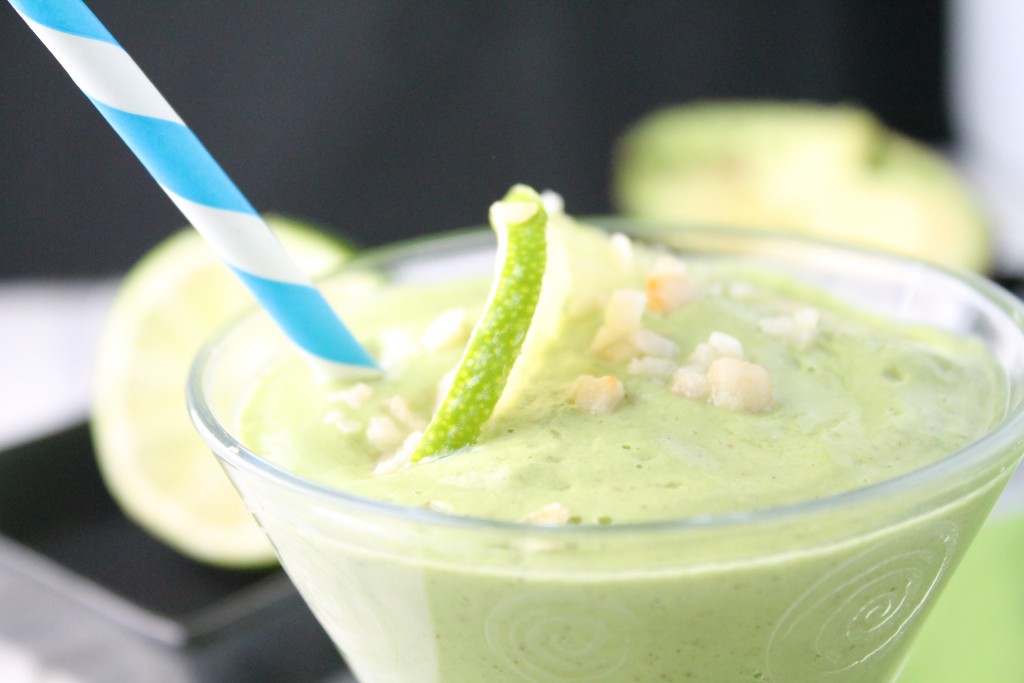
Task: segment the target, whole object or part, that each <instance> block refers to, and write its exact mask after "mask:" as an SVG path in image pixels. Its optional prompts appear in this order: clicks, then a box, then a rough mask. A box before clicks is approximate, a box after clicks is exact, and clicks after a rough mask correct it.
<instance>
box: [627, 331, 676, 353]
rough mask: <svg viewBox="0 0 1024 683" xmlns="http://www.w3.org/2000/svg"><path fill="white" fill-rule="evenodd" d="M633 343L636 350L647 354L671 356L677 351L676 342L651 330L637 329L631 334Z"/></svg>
mask: <svg viewBox="0 0 1024 683" xmlns="http://www.w3.org/2000/svg"><path fill="white" fill-rule="evenodd" d="M633 343H634V344H635V345H636V350H637V351H639V352H641V353H643V354H644V355H647V356H656V357H658V358H671V357H672V356H674V355H676V354H677V353H679V345H678V344H676V343H675V342H674V341H672V340H671V339H669V338H668V337H663V336H661V335H660V334H658V333H657V332H653V331H651V330H637V331H636V332H635V333H634V334H633Z"/></svg>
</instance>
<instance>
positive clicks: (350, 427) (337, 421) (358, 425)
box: [324, 410, 363, 434]
mask: <svg viewBox="0 0 1024 683" xmlns="http://www.w3.org/2000/svg"><path fill="white" fill-rule="evenodd" d="M324 422H326V423H327V424H329V425H334V426H335V427H337V428H338V429H339V430H341V431H342V432H343V433H345V434H355V433H356V432H358V431H359V430H360V429H362V428H363V423H362V422H360V421H359V420H353V419H352V418H350V417H348V416H347V415H345V414H343V413H341V412H340V411H337V410H332V411H330V412H328V413H327V414H326V415H324Z"/></svg>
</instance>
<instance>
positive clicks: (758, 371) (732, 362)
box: [708, 358, 772, 413]
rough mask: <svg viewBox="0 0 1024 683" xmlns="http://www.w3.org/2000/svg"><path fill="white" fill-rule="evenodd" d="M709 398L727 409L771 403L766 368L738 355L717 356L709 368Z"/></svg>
mask: <svg viewBox="0 0 1024 683" xmlns="http://www.w3.org/2000/svg"><path fill="white" fill-rule="evenodd" d="M708 380H709V381H710V383H711V402H712V403H713V404H715V405H716V406H721V407H723V408H729V409H730V410H745V411H748V412H753V413H756V412H761V411H765V410H768V409H769V408H771V405H772V383H771V378H770V376H769V375H768V371H767V370H765V369H764V368H763V367H761V366H760V365H756V364H754V363H751V362H749V361H745V360H742V359H740V358H719V359H718V360H716V361H715V362H713V363H712V364H711V367H709V368H708Z"/></svg>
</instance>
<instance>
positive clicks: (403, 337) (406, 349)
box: [377, 329, 419, 368]
mask: <svg viewBox="0 0 1024 683" xmlns="http://www.w3.org/2000/svg"><path fill="white" fill-rule="evenodd" d="M379 340H380V358H378V359H377V360H378V362H379V363H380V365H381V367H383V368H392V367H394V366H395V365H397V364H398V363H401V362H402V361H403V360H405V359H406V358H409V357H410V356H414V355H416V354H418V353H419V346H418V345H417V344H416V340H415V339H413V337H412V335H411V334H409V333H408V332H406V331H405V330H397V329H387V330H381V333H380V336H379Z"/></svg>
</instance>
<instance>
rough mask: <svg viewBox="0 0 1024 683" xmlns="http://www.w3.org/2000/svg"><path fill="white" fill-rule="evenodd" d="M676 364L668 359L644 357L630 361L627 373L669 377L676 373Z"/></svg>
mask: <svg viewBox="0 0 1024 683" xmlns="http://www.w3.org/2000/svg"><path fill="white" fill-rule="evenodd" d="M676 367H677V366H676V364H675V362H674V361H671V360H669V359H668V358H655V357H653V356H644V357H643V358H634V359H633V360H631V361H629V365H627V366H626V371H627V372H628V373H629V374H631V375H650V376H652V377H668V376H669V375H671V374H672V373H674V372H675V371H676Z"/></svg>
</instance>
